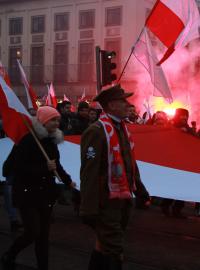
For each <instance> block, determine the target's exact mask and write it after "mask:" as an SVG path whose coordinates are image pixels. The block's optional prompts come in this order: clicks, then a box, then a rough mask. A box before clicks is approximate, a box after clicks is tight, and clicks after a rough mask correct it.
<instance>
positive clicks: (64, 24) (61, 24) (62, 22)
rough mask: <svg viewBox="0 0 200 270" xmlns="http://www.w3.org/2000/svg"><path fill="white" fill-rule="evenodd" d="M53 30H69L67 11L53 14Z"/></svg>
mask: <svg viewBox="0 0 200 270" xmlns="http://www.w3.org/2000/svg"><path fill="white" fill-rule="evenodd" d="M54 29H55V31H66V30H69V13H62V14H56V15H55V27H54Z"/></svg>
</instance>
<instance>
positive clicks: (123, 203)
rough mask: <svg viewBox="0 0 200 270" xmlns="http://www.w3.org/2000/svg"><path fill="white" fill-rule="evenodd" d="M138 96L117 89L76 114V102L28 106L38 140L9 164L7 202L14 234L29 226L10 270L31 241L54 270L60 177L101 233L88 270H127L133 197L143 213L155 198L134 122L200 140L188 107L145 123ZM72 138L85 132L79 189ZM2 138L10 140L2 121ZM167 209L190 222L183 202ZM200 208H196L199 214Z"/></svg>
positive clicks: (11, 256) (43, 267)
mask: <svg viewBox="0 0 200 270" xmlns="http://www.w3.org/2000/svg"><path fill="white" fill-rule="evenodd" d="M131 95H132V93H126V92H125V91H124V89H122V88H121V86H120V85H116V86H113V87H110V88H109V89H107V90H104V91H102V92H100V94H98V95H97V96H96V97H95V99H94V101H96V102H98V103H99V104H100V107H99V108H98V109H97V108H94V107H90V105H89V103H88V102H86V101H81V102H79V104H78V106H77V112H72V104H71V102H70V101H63V102H61V103H58V105H57V108H53V107H50V106H42V107H40V108H39V109H38V110H37V111H35V110H34V109H33V108H31V109H29V113H30V114H31V115H32V119H33V131H34V134H35V136H36V138H37V140H38V142H37V141H36V140H35V138H34V137H33V135H32V134H31V133H28V134H27V135H25V136H24V137H23V138H22V140H21V141H20V142H19V144H17V145H14V146H13V148H12V150H11V152H10V154H9V156H8V158H7V159H6V160H5V162H4V164H3V176H4V177H5V178H6V181H5V185H4V186H5V204H6V206H7V211H8V215H9V218H10V224H11V230H16V229H18V228H20V227H21V226H23V229H24V230H23V234H22V235H20V236H19V237H18V238H17V239H16V240H15V241H14V243H13V244H12V245H11V247H10V248H9V249H8V250H7V251H6V252H5V253H4V254H3V256H2V257H1V262H2V265H3V269H4V270H13V269H15V259H16V257H17V255H18V253H19V252H21V251H22V250H23V249H24V248H26V247H27V246H29V245H30V244H31V243H34V244H35V255H36V258H37V264H38V269H40V270H48V238H49V230H50V224H51V214H52V209H53V205H54V203H55V201H56V200H57V199H58V196H59V192H58V189H57V185H56V183H55V175H56V176H58V175H59V179H60V181H62V182H63V183H64V185H65V186H66V187H67V189H70V190H72V193H73V201H74V204H75V205H76V209H78V211H79V213H80V216H81V217H82V220H83V222H84V223H85V224H87V225H88V226H90V227H91V228H92V229H93V230H94V232H95V234H96V243H95V246H94V250H93V252H92V254H91V259H90V263H89V267H88V269H89V270H97V269H99V270H113V269H115V270H121V269H122V261H123V236H124V231H125V229H126V227H127V224H128V220H129V218H130V212H131V209H132V206H133V197H132V194H133V193H134V194H135V196H136V199H135V201H136V207H137V208H147V207H148V206H149V204H150V200H151V199H150V196H149V193H148V191H147V190H146V188H145V186H144V185H143V183H142V181H141V178H140V173H139V169H138V166H137V163H136V160H135V158H134V154H133V153H134V148H133V145H134V144H133V143H132V136H131V134H130V133H129V132H128V127H129V125H131V124H137V125H141V124H146V125H157V126H166V127H167V126H172V127H175V128H179V129H181V130H183V131H184V132H187V133H189V134H191V135H193V136H200V132H198V131H197V130H196V125H195V122H194V121H193V122H192V124H191V126H190V125H189V123H188V119H189V111H188V110H186V109H184V108H178V109H176V113H175V115H174V117H173V118H172V119H169V117H168V115H167V114H166V113H165V112H163V111H158V112H156V113H155V114H154V115H153V116H152V117H150V118H149V119H148V120H146V114H145V115H143V116H142V117H140V116H139V114H138V113H137V109H136V107H135V106H134V105H133V104H130V103H129V102H128V101H127V98H128V97H130V96H131ZM100 108H101V109H100ZM68 135H81V170H80V180H81V187H80V192H79V191H77V190H76V189H75V183H74V182H73V181H72V179H71V177H70V175H69V174H68V173H67V172H66V171H65V170H64V169H63V167H62V165H61V164H60V159H59V151H58V147H57V145H58V144H59V143H60V142H62V141H63V138H64V136H68ZM0 136H1V138H2V137H4V136H5V133H4V131H3V125H2V121H0ZM40 147H42V149H43V150H44V151H45V153H46V154H47V157H46V156H45V155H44V154H43V152H42V151H41V149H40ZM66 158H67V153H66ZM160 206H161V211H162V212H163V214H164V215H166V216H173V217H176V218H184V217H185V216H184V215H183V213H182V209H183V207H184V202H183V201H180V200H172V199H161V203H160ZM16 208H17V209H18V211H19V213H20V217H21V221H22V224H21V223H20V222H19V217H18V214H17V210H16ZM199 209H200V207H199V204H198V203H197V204H196V206H195V210H196V213H197V214H198V215H199Z"/></svg>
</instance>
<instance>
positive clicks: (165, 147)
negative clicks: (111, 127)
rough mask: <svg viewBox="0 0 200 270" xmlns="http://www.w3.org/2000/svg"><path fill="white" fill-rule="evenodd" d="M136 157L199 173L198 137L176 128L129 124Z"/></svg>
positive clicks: (199, 146)
mask: <svg viewBox="0 0 200 270" xmlns="http://www.w3.org/2000/svg"><path fill="white" fill-rule="evenodd" d="M129 128H130V130H131V132H132V134H133V137H134V142H135V152H136V159H137V160H141V161H145V162H148V163H153V164H157V165H161V166H165V167H171V168H174V169H179V170H184V171H190V172H195V173H200V159H199V158H197V156H198V155H199V154H198V153H199V151H200V139H199V138H197V137H194V136H193V135H190V134H188V133H185V132H184V131H182V130H179V129H177V128H173V127H171V128H164V127H157V126H148V125H129Z"/></svg>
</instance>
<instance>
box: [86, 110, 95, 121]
mask: <svg viewBox="0 0 200 270" xmlns="http://www.w3.org/2000/svg"><path fill="white" fill-rule="evenodd" d="M88 116H89V120H90V121H91V122H93V121H95V120H96V119H97V112H95V111H93V110H91V111H90V112H89V114H88Z"/></svg>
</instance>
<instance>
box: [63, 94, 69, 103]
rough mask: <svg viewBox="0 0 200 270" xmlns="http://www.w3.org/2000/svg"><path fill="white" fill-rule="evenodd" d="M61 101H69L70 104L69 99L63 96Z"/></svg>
mask: <svg viewBox="0 0 200 270" xmlns="http://www.w3.org/2000/svg"><path fill="white" fill-rule="evenodd" d="M63 100H64V101H69V102H70V100H69V98H68V97H67V96H66V95H65V94H64V95H63Z"/></svg>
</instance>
